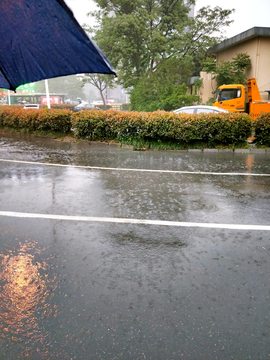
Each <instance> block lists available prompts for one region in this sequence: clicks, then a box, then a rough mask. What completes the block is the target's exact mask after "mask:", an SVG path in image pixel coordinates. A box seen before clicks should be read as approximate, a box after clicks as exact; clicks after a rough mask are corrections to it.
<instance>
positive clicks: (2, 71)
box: [0, 66, 16, 92]
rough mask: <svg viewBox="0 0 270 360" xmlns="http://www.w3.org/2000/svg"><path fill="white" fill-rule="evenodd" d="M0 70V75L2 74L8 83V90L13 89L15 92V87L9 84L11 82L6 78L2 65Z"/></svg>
mask: <svg viewBox="0 0 270 360" xmlns="http://www.w3.org/2000/svg"><path fill="white" fill-rule="evenodd" d="M0 71H1V73H2V75H3V76H4V78H5V79H6V80H7V82H8V83H9V86H10V90H13V91H15V92H16V89H15V88H14V86H13V85H12V84H11V82H10V81H9V80H8V78H7V77H6V75H5V72H4V70H3V69H2V67H1V66H0Z"/></svg>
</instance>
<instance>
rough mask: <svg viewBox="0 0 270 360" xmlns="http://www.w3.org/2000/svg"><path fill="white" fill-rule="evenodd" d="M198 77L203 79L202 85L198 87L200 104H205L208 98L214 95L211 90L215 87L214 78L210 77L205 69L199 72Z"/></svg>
mask: <svg viewBox="0 0 270 360" xmlns="http://www.w3.org/2000/svg"><path fill="white" fill-rule="evenodd" d="M200 78H201V79H203V85H202V87H201V89H200V96H201V99H202V104H206V103H207V102H208V100H209V99H211V98H213V97H215V94H213V93H212V92H213V91H215V90H216V88H217V82H216V80H214V79H212V75H211V74H207V73H206V72H205V71H201V72H200Z"/></svg>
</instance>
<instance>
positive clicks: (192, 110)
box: [173, 105, 229, 114]
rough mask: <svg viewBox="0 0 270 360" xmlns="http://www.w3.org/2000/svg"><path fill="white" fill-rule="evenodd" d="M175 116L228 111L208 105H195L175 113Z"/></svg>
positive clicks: (182, 108)
mask: <svg viewBox="0 0 270 360" xmlns="http://www.w3.org/2000/svg"><path fill="white" fill-rule="evenodd" d="M173 112H174V113H175V114H181V113H184V114H200V113H215V114H218V113H221V112H222V113H228V112H229V111H228V110H224V109H220V108H219V107H217V106H208V105H194V106H184V107H181V108H180V109H177V110H174V111H173Z"/></svg>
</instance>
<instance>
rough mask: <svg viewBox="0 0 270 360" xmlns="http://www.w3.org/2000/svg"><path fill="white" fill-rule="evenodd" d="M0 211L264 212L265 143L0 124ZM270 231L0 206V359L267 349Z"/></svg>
mask: <svg viewBox="0 0 270 360" xmlns="http://www.w3.org/2000/svg"><path fill="white" fill-rule="evenodd" d="M0 159H10V160H18V161H29V162H39V163H45V164H44V165H42V164H38V165H37V164H24V163H20V162H19V163H12V162H1V161H0V211H10V212H24V213H38V214H57V215H71V216H72V215H78V216H94V217H112V218H131V219H134V218H135V219H147V220H168V221H181V222H182V221H183V222H186V221H187V222H205V223H219V224H244V225H249V224H252V225H270V178H269V177H255V176H213V175H200V174H175V173H166V174H164V173H163V174H162V173H149V172H140V171H138V172H128V171H127V172H126V171H119V170H99V169H95V170H93V169H92V170H91V169H82V168H73V167H57V166H56V167H55V166H48V165H47V163H53V164H67V165H85V166H97V167H110V168H112V167H113V168H132V169H134V168H135V169H165V170H181V171H191V172H195V171H196V172H197V171H204V172H222V173H225V172H237V173H239V172H244V173H245V172H251V173H254V174H265V173H268V174H269V173H270V167H269V160H270V154H269V152H268V153H264V154H258V153H256V154H249V153H230V152H224V153H201V152H162V151H146V152H136V151H131V150H129V149H120V148H118V147H117V146H114V145H105V144H93V143H92V144H87V143H80V144H74V143H65V142H60V141H56V140H48V139H46V140H45V139H43V138H34V137H18V136H15V135H12V136H11V135H5V136H4V135H2V136H1V135H0ZM269 254H270V232H269V231H250V230H226V229H203V228H192V227H187V228H182V227H166V226H153V225H133V224H115V223H97V222H80V221H63V220H46V219H24V218H22V219H18V218H15V217H12V216H11V217H4V216H3V217H1V216H0V286H1V297H0V359H7V360H8V359H11V360H15V359H33V360H34V359H38V360H39V359H59V360H60V359H61V360H66V359H82V360H87V359H89V360H90V359H91V360H92V359H93V360H95V359H119V360H120V359H123V360H124V359H162V360H164V359H185V360H197V359H198V360H206V359H209V360H211V359H220V360H223V359H224V360H227V359H237V360H246V359H253V360H258V359H263V360H266V359H269V358H270V341H269V327H270V326H269V308H270V306H269V289H270V286H269V283H270V278H269V272H270V271H269V270H270V265H269Z"/></svg>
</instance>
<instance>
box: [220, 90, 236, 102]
mask: <svg viewBox="0 0 270 360" xmlns="http://www.w3.org/2000/svg"><path fill="white" fill-rule="evenodd" d="M240 97H241V89H223V90H219V92H218V96H217V101H226V100H232V99H237V98H240Z"/></svg>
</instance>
